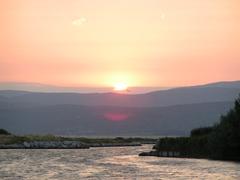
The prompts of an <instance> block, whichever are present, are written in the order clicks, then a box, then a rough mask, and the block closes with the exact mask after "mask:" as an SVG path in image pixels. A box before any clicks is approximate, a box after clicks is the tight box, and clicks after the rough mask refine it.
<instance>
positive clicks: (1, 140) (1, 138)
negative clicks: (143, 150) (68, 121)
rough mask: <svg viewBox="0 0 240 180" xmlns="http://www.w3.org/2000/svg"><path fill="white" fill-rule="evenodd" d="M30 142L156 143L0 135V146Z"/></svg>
mask: <svg viewBox="0 0 240 180" xmlns="http://www.w3.org/2000/svg"><path fill="white" fill-rule="evenodd" d="M32 141H79V142H82V143H86V144H89V145H91V144H92V145H94V144H121V143H152V144H154V143H156V141H157V139H153V138H138V137H136V138H123V137H116V138H87V137H63V136H54V135H51V134H48V135H26V136H15V135H11V134H10V133H9V134H4V135H0V144H17V143H23V142H32Z"/></svg>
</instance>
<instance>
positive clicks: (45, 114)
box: [0, 81, 240, 136]
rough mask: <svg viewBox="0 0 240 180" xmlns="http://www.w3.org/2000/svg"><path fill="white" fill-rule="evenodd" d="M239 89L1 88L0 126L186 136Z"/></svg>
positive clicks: (222, 109) (229, 85)
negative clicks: (73, 90) (115, 90)
mask: <svg viewBox="0 0 240 180" xmlns="http://www.w3.org/2000/svg"><path fill="white" fill-rule="evenodd" d="M0 87H1V84H0ZM239 93H240V81H232V82H217V83H211V84H206V85H199V86H191V87H181V88H173V89H167V90H159V91H153V92H149V93H145V94H119V93H70V92H68V93H66V92H58V93H57V92H29V91H19V90H0V127H1V128H6V129H8V130H9V131H12V132H13V133H16V134H36V133H37V134H43V133H51V134H57V135H82V136H89V135H91V136H178V135H188V134H189V132H190V130H191V129H192V128H196V127H202V126H209V125H213V124H214V123H216V122H217V121H218V119H219V117H220V115H221V114H224V113H226V112H227V111H228V110H229V109H230V108H231V107H232V106H233V102H234V99H236V98H237V96H238V94H239Z"/></svg>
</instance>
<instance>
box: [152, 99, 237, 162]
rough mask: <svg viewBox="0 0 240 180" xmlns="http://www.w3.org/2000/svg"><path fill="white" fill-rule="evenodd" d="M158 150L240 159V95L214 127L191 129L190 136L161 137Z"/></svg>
mask: <svg viewBox="0 0 240 180" xmlns="http://www.w3.org/2000/svg"><path fill="white" fill-rule="evenodd" d="M155 149H156V150H158V151H178V152H180V154H181V156H183V157H205V158H211V159H221V160H237V161H239V160H240V154H239V153H240V96H239V98H238V99H237V100H236V101H235V106H234V108H233V109H231V110H230V111H229V112H228V113H227V114H226V115H224V116H221V118H220V122H219V123H218V124H216V125H215V126H213V127H206V128H198V129H194V130H192V131H191V136H190V137H179V138H161V139H159V141H158V143H157V144H156V146H155Z"/></svg>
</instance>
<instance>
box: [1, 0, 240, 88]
mask: <svg viewBox="0 0 240 180" xmlns="http://www.w3.org/2000/svg"><path fill="white" fill-rule="evenodd" d="M239 79H240V1H239V0H0V82H36V83H44V84H52V85H60V86H101V87H105V86H113V85H114V84H115V83H117V82H123V83H126V84H127V85H128V86H155V87H156V86H159V87H164V86H165V87H166V86H167V87H170V86H184V85H195V84H202V83H208V82H214V81H223V80H239Z"/></svg>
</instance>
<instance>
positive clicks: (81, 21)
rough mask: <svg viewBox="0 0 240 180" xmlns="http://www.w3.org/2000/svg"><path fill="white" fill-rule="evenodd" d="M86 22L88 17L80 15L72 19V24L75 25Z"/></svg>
mask: <svg viewBox="0 0 240 180" xmlns="http://www.w3.org/2000/svg"><path fill="white" fill-rule="evenodd" d="M86 22H87V19H86V18H85V17H80V18H78V19H74V20H73V21H72V25H74V26H82V25H83V24H84V23H86Z"/></svg>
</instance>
